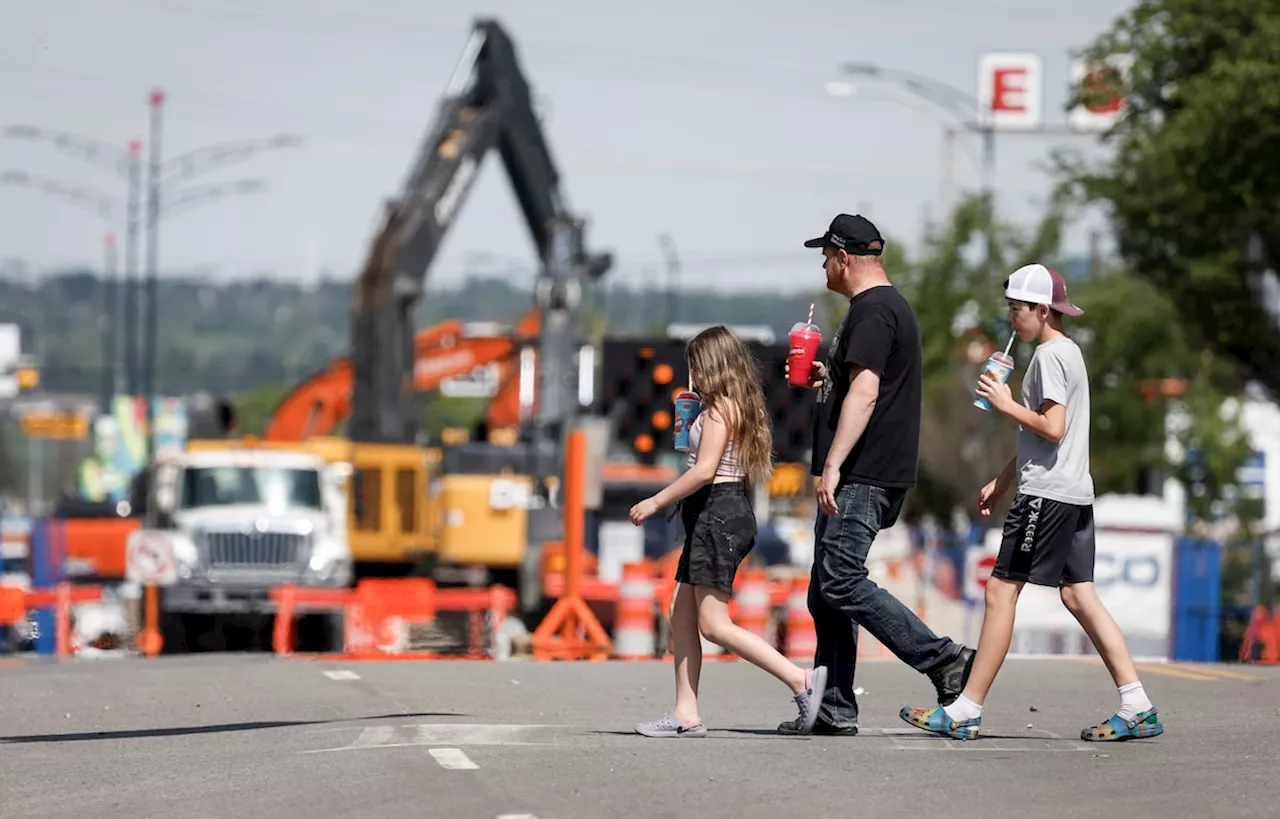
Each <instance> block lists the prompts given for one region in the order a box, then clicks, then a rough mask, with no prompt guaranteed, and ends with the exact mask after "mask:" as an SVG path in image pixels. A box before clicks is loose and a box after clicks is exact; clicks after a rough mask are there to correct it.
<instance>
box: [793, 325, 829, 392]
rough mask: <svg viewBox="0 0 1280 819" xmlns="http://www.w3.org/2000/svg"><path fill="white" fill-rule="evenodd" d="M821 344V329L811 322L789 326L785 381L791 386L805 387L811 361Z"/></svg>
mask: <svg viewBox="0 0 1280 819" xmlns="http://www.w3.org/2000/svg"><path fill="white" fill-rule="evenodd" d="M821 344H822V331H821V330H819V329H818V326H817V325H816V324H814V323H812V322H803V323H800V324H797V325H796V326H795V327H792V328H791V351H790V352H789V353H788V354H787V383H788V384H790V385H791V386H793V387H807V386H808V385H809V373H810V372H811V371H812V370H813V362H814V361H815V360H816V359H817V358H818V347H819V346H820V345H821Z"/></svg>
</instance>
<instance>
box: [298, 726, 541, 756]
mask: <svg viewBox="0 0 1280 819" xmlns="http://www.w3.org/2000/svg"><path fill="white" fill-rule="evenodd" d="M554 727H557V726H551V725H476V724H468V723H434V724H425V725H399V726H396V725H377V726H370V727H367V728H363V729H361V731H360V735H359V736H358V737H356V739H355V740H354V741H353V742H351V743H349V744H347V745H345V746H342V747H340V748H316V749H313V750H310V751H303V752H302V753H305V754H325V753H332V752H333V751H359V750H367V749H369V748H408V747H412V746H419V747H421V746H424V745H437V746H438V745H446V746H454V745H547V744H550V743H548V742H545V741H544V742H537V741H532V740H533V737H532V736H531V734H535V733H537V732H538V731H539V729H544V728H554ZM343 730H350V729H343Z"/></svg>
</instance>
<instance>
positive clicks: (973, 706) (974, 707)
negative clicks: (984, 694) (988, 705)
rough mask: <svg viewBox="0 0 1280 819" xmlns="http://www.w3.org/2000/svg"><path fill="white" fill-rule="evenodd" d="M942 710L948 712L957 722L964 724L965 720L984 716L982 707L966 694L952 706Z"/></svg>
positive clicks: (946, 706)
mask: <svg viewBox="0 0 1280 819" xmlns="http://www.w3.org/2000/svg"><path fill="white" fill-rule="evenodd" d="M942 710H943V711H946V712H947V716H949V717H951V718H952V719H953V720H955V721H956V722H964V721H965V720H969V719H977V718H978V717H980V716H982V706H981V705H978V704H977V703H976V702H974V701H973V700H971V699H969V698H968V697H966V696H965V695H964V694H961V695H960V697H959V698H958V699H957V700H956V701H955V702H953V703H951V704H950V705H945V706H943V707H942Z"/></svg>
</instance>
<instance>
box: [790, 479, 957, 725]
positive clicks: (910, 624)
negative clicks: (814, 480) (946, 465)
mask: <svg viewBox="0 0 1280 819" xmlns="http://www.w3.org/2000/svg"><path fill="white" fill-rule="evenodd" d="M906 496H907V490H905V489H883V488H881V487H879V486H869V485H867V484H860V483H849V484H845V485H843V486H841V487H840V488H839V489H837V490H836V506H837V508H838V509H839V512H840V514H839V516H838V517H837V516H832V515H827V514H825V513H824V512H822V511H821V510H819V511H818V519H817V522H816V523H815V525H814V554H813V572H812V574H811V576H810V578H809V612H810V613H811V614H812V615H813V624H814V629H815V631H817V635H818V649H817V652H816V653H815V656H814V665H825V666H826V667H827V690H826V691H825V692H824V693H823V697H822V708H821V709H820V711H819V715H818V718H819V719H820V720H822V721H823V722H825V723H828V724H830V725H834V726H836V727H846V726H852V725H857V724H858V701H857V698H856V697H854V694H853V672H854V667H855V666H856V665H857V662H858V626H859V625H861V626H862V627H863V628H865V629H866V630H867V631H868V632H869V633H870V634H871V635H872V636H874V637H875V638H876V639H877V640H879V641H880V642H881V644H883V645H884V646H885V648H887V649H889V650H890V651H892V652H893V653H894V654H895V655H897V657H898V658H899V659H900V660H902V661H903V662H905V663H906V664H907V665H909V666H911V667H912V668H914V669H915V670H916V671H919V672H921V673H928V672H930V671H933V670H934V669H935V668H938V667H940V666H942V665H945V664H946V663H948V662H951V661H952V660H953V659H954V658H955V657H956V655H957V654H958V653H959V652H960V646H959V645H957V644H956V643H955V642H954V641H953V640H952V639H951V638H949V637H939V636H938V635H937V634H934V633H933V631H932V630H931V629H930V628H929V627H928V626H926V625H925V624H924V623H922V622H921V621H920V618H919V617H917V616H916V615H915V613H914V612H912V611H911V609H909V608H907V607H906V606H904V605H903V604H902V603H901V602H900V601H899V600H898V599H897V598H896V597H894V596H893V595H891V594H889V592H887V591H885V590H884V589H882V588H880V587H879V586H878V585H876V584H875V582H874V581H872V580H871V579H870V578H868V577H867V553H868V552H870V551H871V542H872V541H873V540H875V537H876V535H877V534H878V533H879V532H880V530H881V529H887V528H888V527H890V526H892V525H893V524H894V522H895V521H896V520H897V519H898V515H899V513H900V512H901V511H902V504H903V501H904V500H905V499H906Z"/></svg>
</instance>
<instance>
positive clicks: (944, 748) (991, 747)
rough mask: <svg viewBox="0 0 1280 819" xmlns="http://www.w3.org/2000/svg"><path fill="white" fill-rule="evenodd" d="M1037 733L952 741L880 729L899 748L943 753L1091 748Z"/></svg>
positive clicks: (1079, 742)
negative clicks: (1034, 734) (1022, 735)
mask: <svg viewBox="0 0 1280 819" xmlns="http://www.w3.org/2000/svg"><path fill="white" fill-rule="evenodd" d="M1039 733H1040V736H1031V737H993V736H986V737H979V738H978V739H977V740H955V739H951V738H949V737H941V736H936V735H931V734H929V733H927V732H925V731H921V730H919V729H914V730H913V729H911V728H906V729H895V728H881V729H880V734H881V735H882V736H884V737H886V738H888V739H890V740H891V741H892V742H893V746H894V748H895V749H896V750H899V751H934V752H941V753H946V752H950V751H954V752H959V753H972V752H975V751H1004V752H1006V753H1007V752H1010V751H1016V752H1026V751H1046V752H1062V751H1091V750H1094V749H1092V748H1090V747H1089V746H1088V745H1087V744H1085V743H1084V742H1082V741H1080V740H1072V739H1069V738H1067V737H1063V736H1058V735H1057V734H1053V733H1050V732H1049V731H1040V732H1039Z"/></svg>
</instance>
